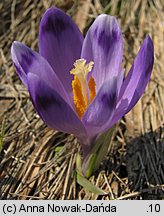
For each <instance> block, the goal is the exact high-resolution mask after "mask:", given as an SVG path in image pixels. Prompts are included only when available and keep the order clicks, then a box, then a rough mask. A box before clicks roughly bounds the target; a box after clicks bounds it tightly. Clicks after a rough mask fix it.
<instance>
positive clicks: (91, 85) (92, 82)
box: [88, 76, 96, 103]
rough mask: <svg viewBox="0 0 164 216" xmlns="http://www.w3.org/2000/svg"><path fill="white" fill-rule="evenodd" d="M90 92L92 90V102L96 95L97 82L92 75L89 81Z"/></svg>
mask: <svg viewBox="0 0 164 216" xmlns="http://www.w3.org/2000/svg"><path fill="white" fill-rule="evenodd" d="M88 86H89V92H90V103H91V102H92V101H93V99H94V97H95V96H96V83H95V80H94V79H93V77H92V76H90V79H89V81H88Z"/></svg>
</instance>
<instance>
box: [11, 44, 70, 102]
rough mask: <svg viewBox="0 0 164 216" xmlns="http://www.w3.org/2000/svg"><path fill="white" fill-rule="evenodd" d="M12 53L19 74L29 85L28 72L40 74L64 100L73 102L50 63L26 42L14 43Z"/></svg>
mask: <svg viewBox="0 0 164 216" xmlns="http://www.w3.org/2000/svg"><path fill="white" fill-rule="evenodd" d="M11 55H12V60H13V62H14V65H15V67H16V70H17V72H18V75H19V77H20V79H21V80H22V82H23V83H24V84H25V86H26V87H27V74H28V73H29V72H30V73H33V74H36V75H38V76H39V77H40V78H41V79H42V80H44V82H46V83H47V85H49V86H50V87H51V88H53V89H54V90H56V91H57V92H58V93H59V94H60V95H61V96H62V97H63V98H64V100H65V101H66V102H67V103H69V104H71V102H70V100H69V98H68V95H67V94H66V92H65V89H64V87H63V85H62V83H61V82H60V80H59V78H58V77H57V76H56V74H55V73H54V71H53V69H52V68H51V66H50V65H49V63H48V62H47V61H46V59H44V58H43V57H42V56H41V55H40V54H38V53H37V52H34V51H33V50H31V49H30V48H29V47H27V46H25V45H24V44H22V43H20V42H17V41H15V42H14V43H13V44H12V48H11Z"/></svg>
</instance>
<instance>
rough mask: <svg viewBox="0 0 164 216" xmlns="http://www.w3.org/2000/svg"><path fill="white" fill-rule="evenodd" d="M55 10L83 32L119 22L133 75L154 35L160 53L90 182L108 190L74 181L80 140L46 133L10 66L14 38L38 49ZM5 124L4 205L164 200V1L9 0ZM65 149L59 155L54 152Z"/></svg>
mask: <svg viewBox="0 0 164 216" xmlns="http://www.w3.org/2000/svg"><path fill="white" fill-rule="evenodd" d="M52 5H56V6H58V7H60V8H62V9H63V10H64V11H66V12H67V13H68V14H69V15H70V16H72V17H73V19H74V21H75V22H76V23H77V24H78V25H79V27H80V29H81V31H83V32H84V34H85V33H86V31H87V29H88V27H89V26H90V24H91V23H92V21H93V19H94V18H95V17H96V16H97V15H98V14H101V13H108V14H111V15H114V16H116V17H117V18H118V20H119V23H120V25H121V28H122V31H123V37H124V50H125V53H124V66H125V67H126V69H127V70H128V69H129V67H130V65H131V64H132V61H133V59H134V57H135V55H136V54H137V51H138V49H139V47H140V45H141V43H142V41H143V39H144V38H145V35H146V34H150V36H151V37H152V39H153V42H154V47H155V65H154V69H153V74H152V77H151V82H150V83H149V85H148V87H147V90H146V92H145V94H144V96H143V97H142V99H141V100H140V101H139V102H138V104H137V105H136V106H135V108H134V109H133V110H132V111H131V112H130V113H129V114H128V115H126V116H125V118H124V119H123V120H121V122H120V124H119V125H118V127H117V131H116V135H115V137H114V140H113V143H112V147H111V149H110V150H109V152H108V155H107V157H106V158H105V159H104V161H103V163H102V164H101V166H100V168H99V170H98V171H97V172H96V173H94V175H93V176H92V177H91V178H90V181H91V182H93V183H94V184H96V185H98V186H99V187H101V188H102V189H103V190H104V191H106V192H108V195H106V196H97V195H95V194H92V193H89V192H88V191H86V190H85V189H84V188H81V187H80V186H79V185H78V184H77V183H76V177H75V176H74V175H73V171H74V168H75V158H76V153H77V152H79V151H80V146H79V144H78V143H77V140H76V139H75V138H74V137H73V136H72V135H66V134H63V133H60V132H57V131H53V130H51V129H49V128H48V127H47V126H46V125H45V124H44V123H43V122H42V121H41V120H40V119H39V117H38V116H37V115H36V114H35V112H34V109H33V106H32V104H31V101H30V99H29V95H28V92H27V91H26V89H25V87H24V86H23V85H22V83H21V82H20V80H19V78H18V76H17V75H16V73H15V70H14V68H13V65H12V62H11V57H10V47H11V43H12V42H13V41H14V40H18V41H21V42H24V43H25V44H26V45H28V46H30V47H31V48H32V49H35V50H37V49H38V45H37V44H38V39H37V36H38V27H39V22H40V19H41V16H42V14H43V12H44V11H45V10H46V9H47V8H48V7H50V6H52ZM0 11H1V13H0V124H1V123H2V121H3V119H4V118H5V121H6V129H5V137H4V142H3V148H2V151H1V154H0V198H1V199H163V198H164V191H163V189H164V71H163V67H162V66H163V62H164V54H163V50H164V15H163V14H164V3H163V1H162V0H142V1H141V0H138V1H135V0H130V1H126V0H122V1H121V0H111V1H107V0H105V1H101V0H93V1H91V0H79V1H76V0H74V1H71V0H67V1H62V0H61V1H59V0H45V1H39V0H27V1H25V0H4V1H1V3H0ZM57 146H63V148H62V150H61V151H60V152H59V154H55V148H56V147H57Z"/></svg>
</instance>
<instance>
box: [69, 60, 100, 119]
mask: <svg viewBox="0 0 164 216" xmlns="http://www.w3.org/2000/svg"><path fill="white" fill-rule="evenodd" d="M93 64H94V63H93V62H92V61H91V62H89V63H88V64H86V60H85V59H78V60H76V62H75V63H74V68H73V69H72V70H71V71H70V73H71V74H73V75H74V79H73V81H72V90H73V101H74V105H75V108H76V112H77V114H78V116H79V117H80V118H81V117H82V116H83V114H84V112H85V111H86V109H87V107H88V106H89V104H90V103H91V102H92V100H93V99H94V97H95V95H96V88H95V87H96V84H95V81H94V78H93V77H92V76H90V79H89V81H87V75H88V73H89V72H90V71H91V70H92V67H93Z"/></svg>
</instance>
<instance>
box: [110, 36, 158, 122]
mask: <svg viewBox="0 0 164 216" xmlns="http://www.w3.org/2000/svg"><path fill="white" fill-rule="evenodd" d="M153 63H154V48H153V43H152V40H151V39H150V37H149V36H147V37H146V39H145V41H144V43H143V45H142V47H141V49H140V50H139V52H138V55H137V56H136V58H135V60H134V63H133V65H132V67H131V69H130V71H129V73H128V75H127V77H126V78H125V80H124V82H123V85H122V87H121V89H120V95H119V101H118V104H117V107H116V112H115V114H114V118H113V120H112V124H114V123H115V122H117V121H118V120H119V119H120V118H122V116H123V115H125V114H126V113H127V112H129V111H130V110H131V109H132V108H133V107H134V105H135V104H136V103H137V101H138V100H139V99H140V97H141V95H142V94H143V92H144V90H145V88H146V85H147V83H148V82H149V80H150V76H151V72H152V68H153Z"/></svg>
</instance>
